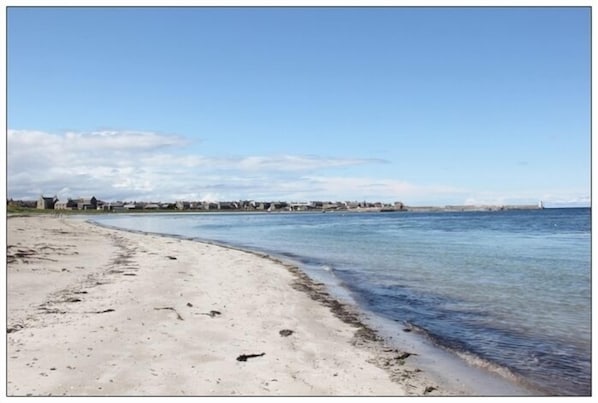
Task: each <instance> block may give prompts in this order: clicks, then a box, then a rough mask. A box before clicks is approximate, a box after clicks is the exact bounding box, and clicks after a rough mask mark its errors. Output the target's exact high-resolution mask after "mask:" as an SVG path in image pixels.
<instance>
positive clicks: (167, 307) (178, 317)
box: [154, 306, 185, 320]
mask: <svg viewBox="0 0 598 403" xmlns="http://www.w3.org/2000/svg"><path fill="white" fill-rule="evenodd" d="M154 309H155V310H156V311H160V310H169V311H172V312H174V313H176V318H177V319H178V320H185V319H183V317H182V316H181V315H180V314H179V313H178V312H177V310H176V309H174V308H173V307H171V306H165V307H163V308H154Z"/></svg>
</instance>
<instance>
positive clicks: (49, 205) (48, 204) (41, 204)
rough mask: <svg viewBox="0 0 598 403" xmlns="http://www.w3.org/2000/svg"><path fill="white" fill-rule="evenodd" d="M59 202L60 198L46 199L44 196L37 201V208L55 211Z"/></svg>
mask: <svg viewBox="0 0 598 403" xmlns="http://www.w3.org/2000/svg"><path fill="white" fill-rule="evenodd" d="M57 201H58V198H57V197H56V196H54V197H44V196H43V195H41V196H40V197H39V199H38V200H37V208H38V209H40V210H46V209H54V205H55V204H56V202H57Z"/></svg>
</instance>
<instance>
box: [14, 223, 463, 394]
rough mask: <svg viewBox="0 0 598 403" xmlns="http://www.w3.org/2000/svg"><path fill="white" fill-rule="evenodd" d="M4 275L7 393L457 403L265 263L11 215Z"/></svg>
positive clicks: (301, 280) (401, 355)
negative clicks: (446, 401)
mask: <svg viewBox="0 0 598 403" xmlns="http://www.w3.org/2000/svg"><path fill="white" fill-rule="evenodd" d="M7 270H8V275H7V300H8V306H7V394H8V395H9V396H28V395H31V396H47V395H53V396H62V395H66V396H89V395H93V396H98V395H100V396H114V395H117V396H179V395H195V396H235V395H245V396H267V395H276V396H340V395H344V396H383V395H393V396H403V395H450V394H455V393H457V392H454V391H450V390H446V389H443V387H442V385H438V384H437V383H434V381H433V380H432V379H431V378H430V377H429V376H427V374H426V373H425V372H424V371H421V370H420V369H418V368H416V367H415V366H413V365H410V362H409V357H408V356H409V352H408V351H401V350H400V349H396V348H389V347H388V346H385V345H384V343H383V342H382V341H381V340H380V339H379V338H378V337H377V336H376V334H375V333H374V332H372V331H371V330H369V329H368V328H367V327H365V326H363V324H362V323H361V321H360V319H359V316H358V315H357V314H355V313H354V312H352V311H351V309H350V308H349V307H347V306H344V305H342V304H340V303H338V302H337V301H335V300H334V299H332V298H331V297H330V296H329V294H328V293H327V292H326V290H325V289H324V287H323V285H321V284H315V283H313V282H312V281H311V280H310V279H309V278H307V277H306V276H305V275H304V274H303V273H302V272H301V271H300V270H299V269H298V268H296V267H293V266H292V265H290V264H286V263H284V262H280V261H276V259H272V258H270V257H268V256H262V255H259V254H255V253H250V252H244V251H239V250H235V249H230V248H225V247H221V246H216V245H211V244H205V243H199V242H195V241H190V240H184V239H177V238H167V237H161V236H157V235H149V234H137V233H130V232H124V231H118V230H114V229H108V228H103V227H99V226H96V225H92V224H89V223H86V222H84V221H82V220H77V219H72V218H58V217H55V216H35V217H22V216H21V217H9V218H8V219H7Z"/></svg>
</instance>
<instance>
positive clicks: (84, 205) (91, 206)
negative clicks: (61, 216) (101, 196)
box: [77, 197, 98, 210]
mask: <svg viewBox="0 0 598 403" xmlns="http://www.w3.org/2000/svg"><path fill="white" fill-rule="evenodd" d="M77 208H78V209H79V210H96V209H97V208H98V201H97V200H96V198H95V197H91V198H85V197H82V198H80V199H79V200H78V201H77Z"/></svg>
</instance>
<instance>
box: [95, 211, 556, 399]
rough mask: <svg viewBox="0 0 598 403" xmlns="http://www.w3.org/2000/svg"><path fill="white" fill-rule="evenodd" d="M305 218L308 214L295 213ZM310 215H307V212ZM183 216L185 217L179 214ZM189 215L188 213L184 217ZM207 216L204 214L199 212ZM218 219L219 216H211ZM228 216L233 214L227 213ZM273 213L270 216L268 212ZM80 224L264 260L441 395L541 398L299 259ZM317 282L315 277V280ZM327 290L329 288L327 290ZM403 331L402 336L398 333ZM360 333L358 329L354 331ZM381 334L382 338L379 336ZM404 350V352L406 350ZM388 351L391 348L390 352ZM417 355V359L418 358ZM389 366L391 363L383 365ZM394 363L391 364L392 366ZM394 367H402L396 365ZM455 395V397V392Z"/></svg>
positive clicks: (217, 243)
mask: <svg viewBox="0 0 598 403" xmlns="http://www.w3.org/2000/svg"><path fill="white" fill-rule="evenodd" d="M296 213H298V214H302V213H303V214H306V213H308V212H296ZM312 213H313V212H312ZM180 214H185V213H180ZM188 214H192V213H188ZM203 214H210V213H203ZM212 214H221V213H212ZM232 214H234V213H232ZM274 214H276V212H275V213H274ZM86 222H88V223H90V224H92V225H97V226H100V227H104V228H108V229H113V230H116V231H125V232H131V233H134V234H141V235H153V236H158V237H164V238H166V239H169V238H174V239H183V240H189V241H192V242H198V243H203V244H208V245H214V246H217V247H221V248H225V249H231V250H236V251H240V252H244V253H249V254H252V255H255V256H257V257H259V258H264V259H268V260H270V261H272V262H274V263H276V264H280V265H281V266H283V267H285V268H286V269H287V270H288V271H290V272H292V273H293V274H294V275H296V276H298V277H299V278H300V279H301V282H302V284H300V285H299V286H298V288H297V289H299V290H301V291H303V292H306V293H307V294H308V295H310V297H312V299H314V300H316V301H318V302H320V303H322V304H323V305H324V306H328V307H329V308H330V309H331V311H332V312H333V313H334V314H335V316H337V317H338V318H339V319H341V320H342V321H343V322H345V323H348V324H351V325H354V326H357V327H360V328H363V331H364V334H365V335H367V336H366V339H368V342H370V343H377V344H378V349H382V350H389V349H391V350H392V351H397V350H405V349H407V350H409V351H411V353H409V354H411V358H410V360H411V361H412V364H413V366H414V367H417V368H416V371H417V372H419V371H422V369H423V371H424V372H426V373H428V374H432V376H431V380H432V382H433V383H434V382H435V383H436V384H442V385H444V387H445V389H446V390H447V391H451V392H447V393H450V395H452V394H453V393H457V395H462V396H544V395H545V392H544V391H542V390H541V389H538V388H537V387H535V386H534V385H532V384H530V383H529V382H528V381H527V380H525V379H523V378H521V377H519V376H518V375H516V374H515V373H513V372H512V371H511V370H510V369H508V368H506V367H501V366H499V365H497V364H494V363H492V362H489V361H486V360H485V359H483V358H481V357H478V356H475V355H472V354H470V353H467V352H462V351H456V350H453V349H450V348H447V347H444V346H442V345H439V344H438V343H437V342H436V341H434V340H433V339H432V338H431V337H430V336H429V335H427V333H426V331H425V330H424V329H418V328H416V327H413V326H411V325H409V326H408V327H409V329H407V331H406V330H405V329H404V326H397V325H396V324H395V323H394V321H392V320H390V319H386V318H384V317H381V316H379V315H377V314H376V313H375V312H369V311H366V310H365V309H364V308H363V307H360V306H359V305H358V303H357V301H355V300H354V298H353V297H352V296H351V295H350V291H349V290H347V289H344V287H342V286H341V285H339V284H334V285H333V284H330V283H329V282H327V281H326V280H322V278H320V279H318V280H320V281H318V280H316V279H314V278H311V277H310V274H315V273H310V271H309V269H307V268H306V267H305V265H306V263H305V262H303V261H301V257H300V256H286V255H284V254H276V252H273V251H268V250H267V249H251V247H246V246H240V245H236V244H233V243H227V242H224V241H216V240H212V239H208V238H201V237H191V236H184V235H177V234H165V233H159V232H150V231H143V230H135V229H128V228H119V227H116V226H112V225H109V224H104V223H100V222H95V221H93V218H91V219H89V220H86ZM316 277H318V276H316ZM331 286H332V288H331ZM293 287H294V288H295V286H293ZM339 288H342V289H343V290H342V291H341V293H339V290H338V289H339ZM399 328H403V332H401V331H400V330H399ZM360 330H361V329H360ZM381 334H383V336H381ZM407 346H408V348H406V347H407ZM391 347H392V348H391ZM422 356H423V358H422ZM383 362H384V363H385V368H384V369H386V370H388V371H389V373H390V374H391V375H392V371H393V368H388V367H389V366H391V367H392V357H390V359H388V357H386V359H385V360H383ZM389 363H391V364H389ZM394 364H396V362H395V363H394ZM399 365H404V364H403V363H400V364H399ZM456 391H458V392H456Z"/></svg>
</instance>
